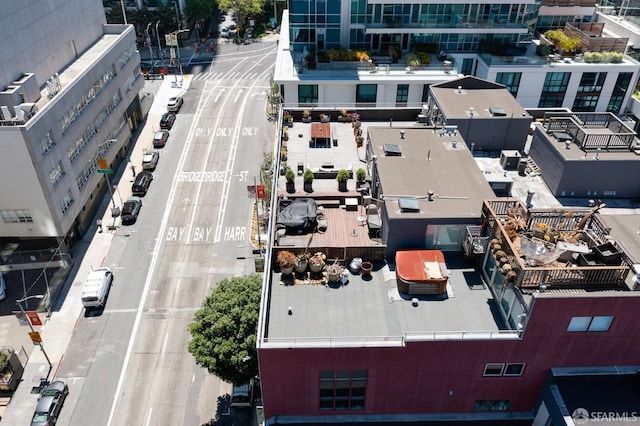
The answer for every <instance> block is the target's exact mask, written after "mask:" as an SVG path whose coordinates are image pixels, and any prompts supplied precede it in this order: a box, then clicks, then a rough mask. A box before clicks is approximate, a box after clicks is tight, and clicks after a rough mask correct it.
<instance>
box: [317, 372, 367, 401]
mask: <svg viewBox="0 0 640 426" xmlns="http://www.w3.org/2000/svg"><path fill="white" fill-rule="evenodd" d="M366 388H367V371H366V370H323V371H320V409H321V410H362V409H364V397H365V390H366Z"/></svg>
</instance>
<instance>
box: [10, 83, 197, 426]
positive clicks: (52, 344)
mask: <svg viewBox="0 0 640 426" xmlns="http://www.w3.org/2000/svg"><path fill="white" fill-rule="evenodd" d="M180 80H181V77H180V76H177V81H178V82H180ZM190 82H191V79H190V76H188V75H186V76H184V80H183V81H182V84H177V85H176V84H175V78H174V76H173V75H169V76H167V78H165V79H164V80H153V81H146V82H145V88H144V89H143V90H142V92H141V93H140V97H141V99H142V98H143V97H152V96H155V99H153V103H152V104H151V106H150V109H149V113H148V115H147V119H146V123H145V125H144V127H142V128H141V129H140V130H139V131H138V134H137V135H134V143H133V147H132V150H131V153H130V157H131V164H133V165H135V167H136V171H137V172H139V171H141V170H142V165H141V164H142V156H143V152H144V151H145V150H148V149H151V148H152V140H153V134H154V131H155V130H158V129H159V122H160V117H161V116H162V114H163V113H164V112H165V111H166V105H167V101H168V100H169V98H170V97H172V96H176V95H181V94H183V93H184V92H186V90H187V89H188V88H189V83H190ZM154 92H155V93H154ZM131 176H132V172H131V168H130V165H129V164H127V163H126V162H123V163H122V165H121V166H120V168H119V169H118V170H117V171H116V177H115V179H114V189H113V191H114V199H115V200H116V205H119V206H120V207H122V205H121V204H120V199H119V197H122V200H123V201H126V199H127V198H128V197H129V196H131V183H130V180H132V177H131ZM100 215H102V223H103V232H102V233H100V232H98V230H97V227H96V226H93V227H92V229H90V230H89V231H88V232H87V234H86V235H85V236H84V238H83V239H82V240H81V241H79V242H78V243H76V244H75V245H74V247H73V254H74V259H75V260H74V265H73V267H72V269H71V272H70V274H69V277H68V279H67V281H66V282H65V285H64V289H63V290H62V291H61V295H62V296H61V298H60V300H58V301H57V303H56V305H55V306H54V307H53V309H52V314H51V316H50V317H49V318H48V319H47V320H46V321H45V318H44V316H43V315H42V316H41V319H42V320H43V325H42V327H40V328H39V330H38V327H36V330H37V331H39V332H40V335H41V336H42V340H43V347H44V350H45V352H46V354H47V355H48V357H49V359H50V360H51V363H52V366H51V371H50V372H49V363H48V362H47V360H46V357H45V355H44V353H43V352H42V350H41V349H40V348H39V347H37V346H33V345H32V343H31V342H30V340H29V338H28V336H27V332H28V331H29V329H28V327H21V326H20V325H18V320H17V319H16V318H15V317H8V318H6V319H7V320H8V321H11V322H13V323H7V327H10V331H11V332H10V334H9V335H8V338H9V341H6V342H4V345H5V346H12V347H14V348H15V349H16V350H18V349H19V348H20V346H24V348H25V350H26V351H27V354H29V352H30V351H31V354H30V355H29V360H28V362H27V364H26V366H25V370H24V374H23V375H22V381H21V383H20V384H19V385H18V388H17V389H16V391H15V392H14V394H13V396H12V398H11V401H10V402H9V405H7V406H6V407H4V412H1V411H0V414H1V416H2V417H1V418H2V420H1V423H2V425H3V426H4V425H16V426H18V425H25V424H29V422H30V421H31V418H32V416H33V410H34V409H35V407H36V403H37V400H38V387H39V385H40V381H41V379H45V378H47V375H48V377H49V380H50V381H53V380H54V379H55V376H56V372H57V369H58V367H59V365H60V362H61V361H62V359H63V357H64V353H65V350H66V348H67V346H68V345H69V342H70V340H71V337H72V335H73V332H74V330H75V327H76V324H77V322H78V320H79V319H80V317H81V315H82V312H83V307H82V301H81V295H82V289H83V287H84V280H85V278H86V276H87V274H88V273H89V272H90V271H91V269H92V268H95V267H99V266H101V265H103V264H105V263H107V262H106V258H107V256H108V253H109V248H110V247H111V242H112V240H113V238H114V234H115V231H110V230H109V228H108V227H109V226H110V225H112V224H113V223H114V220H113V219H112V217H111V200H110V198H109V194H108V193H107V195H105V198H104V200H103V201H102V203H101V206H100V210H99V213H98V214H97V215H96V218H95V219H96V220H97V219H98V218H99V217H100ZM115 225H116V226H119V225H120V219H119V218H117V219H116V221H115ZM14 323H15V326H14ZM3 326H4V325H3ZM0 408H2V407H0Z"/></svg>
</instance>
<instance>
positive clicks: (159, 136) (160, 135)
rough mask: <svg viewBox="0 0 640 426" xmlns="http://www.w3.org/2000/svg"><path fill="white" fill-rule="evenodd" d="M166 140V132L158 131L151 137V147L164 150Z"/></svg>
mask: <svg viewBox="0 0 640 426" xmlns="http://www.w3.org/2000/svg"><path fill="white" fill-rule="evenodd" d="M167 139H169V132H168V131H167V130H158V131H157V132H156V134H155V135H153V147H154V148H164V146H165V145H166V144H167Z"/></svg>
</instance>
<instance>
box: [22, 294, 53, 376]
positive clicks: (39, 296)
mask: <svg viewBox="0 0 640 426" xmlns="http://www.w3.org/2000/svg"><path fill="white" fill-rule="evenodd" d="M29 299H44V295H43V294H36V295H33V296H26V297H23V298H22V299H18V300H16V303H17V304H18V307H20V312H22V316H23V318H26V319H27V323H28V324H29V328H30V329H31V332H32V333H35V332H36V331H35V330H34V329H33V325H32V324H31V320H30V319H29V318H28V317H27V313H26V312H25V311H24V309H23V308H22V302H24V301H26V300H29ZM37 343H38V346H40V350H41V351H42V354H43V355H44V357H45V358H46V359H47V362H48V363H49V371H48V372H47V377H46V379H45V380H48V379H49V374H50V373H51V370H52V369H53V364H51V360H50V359H49V355H47V352H46V351H45V350H44V346H42V342H37Z"/></svg>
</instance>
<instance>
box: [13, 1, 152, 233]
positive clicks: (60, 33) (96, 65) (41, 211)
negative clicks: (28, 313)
mask: <svg viewBox="0 0 640 426" xmlns="http://www.w3.org/2000/svg"><path fill="white" fill-rule="evenodd" d="M64 22H82V23H83V25H82V26H75V25H66V24H64ZM0 37H1V38H2V39H3V40H4V41H5V42H4V43H3V44H2V46H0V51H1V52H2V57H3V58H4V61H3V64H2V68H1V71H2V72H0V89H1V90H0V113H1V114H2V119H1V120H0V151H1V152H2V155H1V156H0V167H1V168H2V170H3V173H4V174H5V176H6V177H10V182H12V183H13V184H7V185H3V186H2V189H0V200H1V201H0V213H1V216H2V220H1V221H0V237H2V238H8V239H18V240H19V239H48V238H52V239H57V240H58V242H62V241H63V240H65V239H66V240H67V241H70V240H72V239H74V238H76V237H78V236H80V235H82V234H83V233H84V232H85V230H86V229H87V228H88V226H89V225H90V218H91V217H92V215H93V213H94V212H95V210H96V208H97V207H98V204H99V202H100V199H101V195H102V194H104V193H105V191H106V188H107V187H106V185H105V179H106V178H105V176H104V175H103V174H99V173H98V172H97V169H98V164H97V162H98V160H99V159H104V160H106V162H107V164H108V165H109V167H110V168H112V169H113V168H115V167H117V165H118V164H119V162H121V161H122V160H124V159H125V157H126V152H127V148H128V147H129V144H130V143H131V139H132V136H131V135H132V130H133V129H135V128H136V126H137V123H138V122H139V120H140V119H141V110H140V100H139V92H140V90H141V89H142V87H143V85H144V80H143V79H142V77H141V74H140V58H139V55H138V52H137V49H136V44H135V39H136V38H135V33H134V30H133V28H132V27H131V26H125V25H107V24H106V21H105V16H104V11H103V8H102V4H101V2H99V1H90V2H87V1H80V0H77V1H63V0H55V1H51V2H47V3H46V5H44V4H41V2H35V1H30V2H22V1H10V2H8V4H6V5H5V8H4V10H3V13H2V16H1V17H0ZM108 177H109V175H107V178H108Z"/></svg>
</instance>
